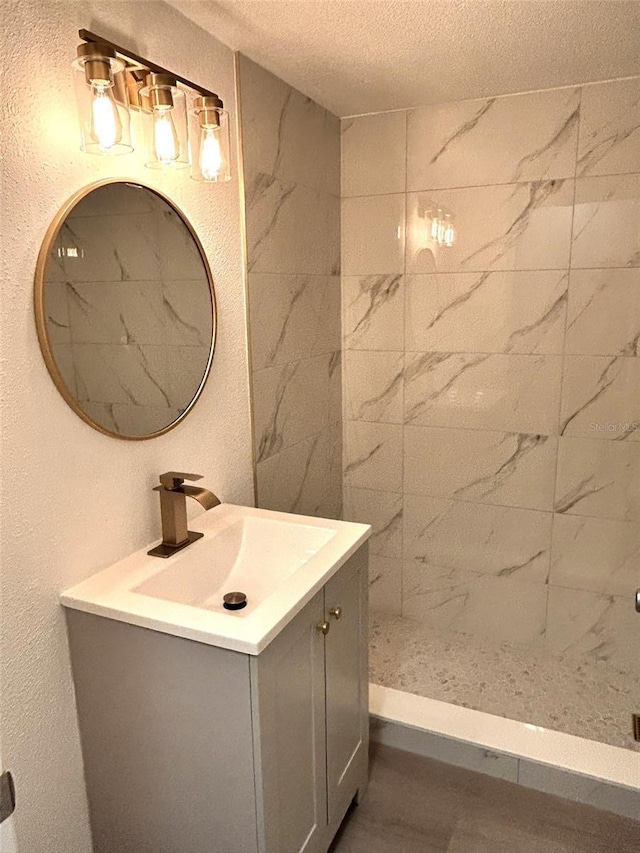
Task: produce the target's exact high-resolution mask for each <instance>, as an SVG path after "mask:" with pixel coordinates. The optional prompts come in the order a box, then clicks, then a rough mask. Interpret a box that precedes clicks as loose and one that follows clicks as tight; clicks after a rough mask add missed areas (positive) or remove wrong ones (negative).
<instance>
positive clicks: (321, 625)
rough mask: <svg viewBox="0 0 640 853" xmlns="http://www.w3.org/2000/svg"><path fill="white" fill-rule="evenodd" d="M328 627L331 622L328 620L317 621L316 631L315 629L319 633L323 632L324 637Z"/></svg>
mask: <svg viewBox="0 0 640 853" xmlns="http://www.w3.org/2000/svg"><path fill="white" fill-rule="evenodd" d="M330 628H331V623H330V622H320V623H318V624H317V625H316V631H317V632H318V633H319V634H324V636H325V637H326V636H327V634H328V633H329V629H330Z"/></svg>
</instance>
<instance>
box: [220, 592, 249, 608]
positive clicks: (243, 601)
mask: <svg viewBox="0 0 640 853" xmlns="http://www.w3.org/2000/svg"><path fill="white" fill-rule="evenodd" d="M222 602H223V604H222V606H223V607H224V608H225V609H226V610H242V608H243V607H246V606H247V596H246V595H245V594H244V592H228V593H227V594H226V595H224V596H223V598H222Z"/></svg>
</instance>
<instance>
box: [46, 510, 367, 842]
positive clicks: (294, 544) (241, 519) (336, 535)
mask: <svg viewBox="0 0 640 853" xmlns="http://www.w3.org/2000/svg"><path fill="white" fill-rule="evenodd" d="M193 526H194V527H195V528H196V529H197V530H198V531H199V532H202V533H204V537H203V538H202V539H200V540H198V541H197V542H195V543H194V544H193V545H191V546H189V548H187V549H185V551H184V552H180V553H178V554H176V555H174V556H172V557H170V558H169V559H168V560H157V559H156V560H154V559H153V558H152V557H149V556H148V555H147V554H146V551H141V552H138V553H137V554H134V555H132V556H131V557H128V558H126V559H125V560H122V561H120V562H119V563H117V564H116V565H115V566H112V567H110V568H109V569H106V570H105V571H103V572H101V573H99V574H98V575H96V576H94V577H93V578H90V579H89V580H87V581H85V582H83V583H82V584H80V585H79V586H77V587H75V588H74V589H72V590H69V591H68V592H66V593H65V594H64V595H63V597H62V601H63V604H64V605H65V607H66V614H67V624H68V633H69V643H70V650H71V662H72V669H73V677H74V683H75V690H76V702H77V710H78V719H79V725H80V733H81V740H82V750H83V756H84V765H85V777H86V784H87V792H88V799H89V808H90V816H91V826H92V833H93V842H94V849H95V853H177V851H179V853H254V851H255V853H294V852H295V853H297V851H305V853H326V851H327V849H328V848H329V846H330V843H331V840H332V839H333V836H334V835H335V832H336V830H337V829H338V827H339V825H340V823H341V821H342V819H343V817H344V815H345V813H346V811H347V809H348V807H349V804H350V803H351V802H352V800H353V799H354V798H357V797H358V796H359V795H360V794H361V793H362V792H363V790H364V789H365V787H366V783H367V751H368V677H367V588H368V583H367V544H366V539H367V538H368V536H369V532H370V531H369V528H368V527H367V526H366V525H360V524H351V523H347V522H338V521H329V520H325V519H315V518H305V517H302V516H290V515H286V514H282V513H275V512H270V511H266V510H257V509H252V508H246V507H233V506H229V505H221V506H219V507H216V509H214V510H212V511H211V512H209V513H207V514H206V515H204V516H201V517H200V518H199V519H198V520H197V521H196V522H195V523H194V525H193ZM228 591H242V592H244V593H245V594H246V595H247V601H248V604H247V606H246V607H245V608H244V609H242V610H237V611H227V610H225V609H224V607H223V604H222V595H223V594H224V593H225V592H228Z"/></svg>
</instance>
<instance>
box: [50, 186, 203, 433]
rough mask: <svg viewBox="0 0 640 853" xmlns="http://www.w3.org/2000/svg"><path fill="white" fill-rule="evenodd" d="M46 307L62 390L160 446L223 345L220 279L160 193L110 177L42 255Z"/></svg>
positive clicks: (111, 423) (108, 429)
mask: <svg viewBox="0 0 640 853" xmlns="http://www.w3.org/2000/svg"><path fill="white" fill-rule="evenodd" d="M35 310H36V325H37V330H38V338H39V340H40V346H41V348H42V352H43V354H44V359H45V361H46V364H47V367H48V369H49V372H50V373H51V376H52V377H53V380H54V382H55V383H56V385H57V387H58V389H59V391H60V393H61V394H62V396H63V397H64V398H65V400H66V401H67V403H69V405H70V406H71V407H72V408H73V410H74V411H75V412H76V413H77V414H78V415H80V417H81V418H83V420H85V421H87V423H89V424H91V426H93V427H94V428H95V429H98V430H100V431H101V432H104V433H107V434H108V435H112V436H116V437H118V438H128V439H144V438H152V437H153V436H156V435H160V434H161V433H163V432H166V431H167V430H169V429H171V428H172V427H174V426H175V425H176V424H177V423H179V422H180V421H181V420H182V418H184V417H185V416H186V415H187V413H188V412H189V411H190V409H191V407H192V406H193V405H194V403H195V402H196V400H197V398H198V396H199V395H200V392H201V391H202V388H203V386H204V383H205V381H206V378H207V375H208V373H209V368H210V366H211V360H212V358H213V348H214V343H215V331H216V310H215V294H214V290H213V281H212V278H211V271H210V270H209V265H208V263H207V260H206V258H205V255H204V251H203V249H202V246H201V244H200V241H199V240H198V238H197V236H196V234H195V232H194V230H193V228H192V227H191V225H190V224H189V222H188V221H187V220H186V218H185V217H184V215H183V214H182V213H181V212H180V211H179V210H178V209H177V208H176V207H175V206H174V205H173V204H172V203H171V202H170V201H169V200H168V199H167V198H165V197H164V196H163V195H161V194H160V193H159V192H158V191H157V190H152V189H150V188H149V187H145V186H142V185H141V184H135V183H127V182H123V181H109V182H103V183H100V184H94V185H93V186H91V187H87V188H85V189H84V190H82V191H81V192H79V193H77V194H76V195H75V196H74V197H73V198H71V199H70V200H69V201H68V202H67V204H65V205H64V207H63V209H62V210H61V211H60V213H59V214H58V216H57V217H56V219H55V221H54V222H53V223H52V225H51V227H50V229H49V231H48V232H47V236H46V238H45V241H44V244H43V246H42V249H41V250H40V256H39V258H38V266H37V270H36V288H35Z"/></svg>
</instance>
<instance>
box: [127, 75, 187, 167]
mask: <svg viewBox="0 0 640 853" xmlns="http://www.w3.org/2000/svg"><path fill="white" fill-rule="evenodd" d="M145 82H146V85H145V86H144V87H143V88H142V89H140V93H139V94H140V101H141V103H142V104H143V105H144V106H143V108H142V109H141V114H142V126H143V129H144V139H145V147H146V150H147V163H146V165H147V166H148V167H149V168H150V169H164V168H170V169H180V168H185V167H186V166H188V165H189V143H188V140H187V110H186V105H185V95H184V92H183V91H182V90H181V89H178V86H177V81H176V79H175V78H174V77H171V75H169V74H156V73H152V74H149V75H148V76H147V78H146V81H145Z"/></svg>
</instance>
